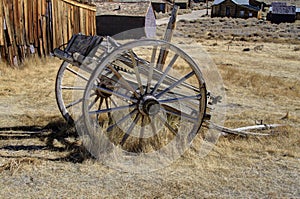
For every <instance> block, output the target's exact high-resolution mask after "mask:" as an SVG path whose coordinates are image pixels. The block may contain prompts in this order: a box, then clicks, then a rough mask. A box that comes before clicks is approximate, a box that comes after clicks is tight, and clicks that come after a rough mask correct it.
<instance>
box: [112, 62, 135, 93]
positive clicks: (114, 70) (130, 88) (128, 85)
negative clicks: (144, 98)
mask: <svg viewBox="0 0 300 199" xmlns="http://www.w3.org/2000/svg"><path fill="white" fill-rule="evenodd" d="M108 67H109V69H110V70H111V71H112V72H113V73H114V74H115V75H116V77H117V78H118V79H119V80H120V83H121V82H122V84H123V85H124V86H125V88H126V89H128V90H130V91H131V92H132V93H133V94H134V96H135V97H136V98H139V97H140V95H139V94H138V93H137V92H136V91H135V89H134V88H133V87H132V86H131V85H130V84H129V83H128V82H127V81H126V80H125V78H123V76H122V75H121V74H120V73H119V72H118V71H117V70H116V69H115V68H114V67H113V66H112V65H109V66H108Z"/></svg>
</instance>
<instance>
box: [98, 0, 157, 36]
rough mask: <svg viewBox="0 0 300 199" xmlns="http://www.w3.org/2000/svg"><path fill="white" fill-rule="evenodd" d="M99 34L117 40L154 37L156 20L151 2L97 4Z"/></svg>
mask: <svg viewBox="0 0 300 199" xmlns="http://www.w3.org/2000/svg"><path fill="white" fill-rule="evenodd" d="M96 7H97V12H96V26H97V34H98V35H103V36H114V37H115V38H117V39H138V38H141V37H154V36H155V34H156V19H155V15H154V11H153V8H152V6H151V3H150V2H135V3H134V2H120V3H117V2H99V3H98V2H97V3H96Z"/></svg>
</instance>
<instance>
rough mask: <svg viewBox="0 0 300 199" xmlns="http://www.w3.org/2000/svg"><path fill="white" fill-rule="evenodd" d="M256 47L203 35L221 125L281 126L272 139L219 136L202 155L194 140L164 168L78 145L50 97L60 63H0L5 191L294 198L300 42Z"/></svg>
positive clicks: (0, 163)
mask: <svg viewBox="0 0 300 199" xmlns="http://www.w3.org/2000/svg"><path fill="white" fill-rule="evenodd" d="M257 45H262V43H251V42H242V43H241V42H233V43H231V44H230V47H229V50H228V44H227V41H222V40H218V41H216V40H208V41H206V42H205V43H203V48H204V49H206V50H207V51H208V52H209V53H210V55H211V57H212V59H213V60H214V62H215V63H216V65H217V67H218V69H219V72H220V73H221V75H222V77H223V80H224V84H225V90H226V94H227V97H228V99H227V101H228V105H227V106H228V107H227V117H226V122H225V124H226V126H228V127H240V126H243V125H253V124H255V122H256V121H260V120H263V122H266V123H280V124H285V125H286V126H285V127H282V128H279V129H276V130H272V131H270V132H272V133H273V134H274V135H272V136H269V137H249V138H241V137H236V136H226V137H221V138H220V139H219V141H218V143H217V144H216V146H215V148H214V149H213V150H212V151H211V152H210V153H209V155H208V156H206V157H205V158H200V157H199V154H198V153H199V151H197V149H196V150H195V149H194V148H191V149H190V150H188V151H187V152H186V153H185V154H184V155H183V157H182V158H180V159H178V160H177V161H176V162H174V163H173V164H172V165H170V166H169V167H167V168H165V169H162V170H158V171H154V172H150V173H142V174H132V173H123V172H119V171H116V170H113V169H110V168H107V167H106V166H104V165H102V164H100V163H99V162H97V161H96V160H94V159H93V158H91V157H89V156H88V155H87V153H86V151H85V150H84V149H83V148H82V147H81V146H80V142H78V140H77V138H76V135H75V134H74V133H75V132H74V130H73V129H69V128H68V127H67V126H66V124H65V123H64V121H63V119H62V118H61V116H60V114H59V110H58V108H57V106H56V102H55V97H54V82H55V75H56V72H57V70H58V68H59V64H60V61H58V60H56V59H54V58H51V59H50V58H49V59H46V60H41V61H40V60H36V59H34V60H31V61H29V62H28V63H26V65H25V66H24V67H23V68H21V69H19V70H17V69H11V68H7V67H5V66H3V65H1V66H0V81H1V85H0V88H1V89H0V102H1V103H0V109H1V114H0V121H1V122H0V125H1V126H0V128H1V131H0V195H1V197H3V198H16V197H27V198H30V197H33V198H35V197H38V198H44V197H47V198H57V197H60V198H75V197H88V198H99V197H109V198H120V197H121V198H133V197H142V198H145V197H146V198H174V197H180V198H191V197H192V198H204V197H205V198H230V197H232V198H249V197H251V198H283V197H285V198H297V197H300V189H299V187H300V177H299V174H300V166H299V165H300V164H299V161H300V139H299V129H300V128H299V127H300V126H299V124H300V94H299V93H300V92H299V91H300V73H299V63H300V60H299V57H300V56H299V51H294V49H295V47H297V45H291V44H284V43H282V44H280V43H279V44H274V43H264V44H263V45H264V48H263V49H262V50H261V51H260V52H256V51H254V50H253V48H254V47H255V46H257ZM244 48H250V49H251V50H250V52H243V49H244ZM287 112H289V117H287V118H285V119H282V118H283V117H284V116H285V115H286V113H287ZM21 126H23V127H21ZM4 127H12V128H11V130H10V129H7V128H4ZM43 127H45V130H42V129H41V128H43ZM28 131H31V132H32V131H33V132H35V133H36V134H29V133H28Z"/></svg>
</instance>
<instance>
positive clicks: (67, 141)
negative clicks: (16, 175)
mask: <svg viewBox="0 0 300 199" xmlns="http://www.w3.org/2000/svg"><path fill="white" fill-rule="evenodd" d="M26 140H28V141H26ZM0 142H2V143H4V144H1V145H0V146H1V147H0V152H1V151H5V152H6V153H0V157H1V158H36V159H41V160H49V161H65V162H73V163H82V162H83V161H84V160H86V159H90V158H92V156H91V155H90V153H89V152H88V151H87V150H86V149H85V148H84V147H83V146H82V144H81V142H80V141H79V139H78V134H77V132H76V129H75V128H74V127H72V126H70V125H68V124H67V123H66V122H64V121H62V120H57V121H53V122H50V123H49V124H47V125H46V126H44V127H41V126H14V127H1V128H0ZM6 143H8V144H6ZM20 151H23V153H21V155H16V154H19V153H18V152H20ZM37 151H48V152H49V154H50V152H52V153H55V156H57V157H54V158H53V157H47V155H42V156H36V155H34V156H32V155H31V154H33V153H36V152H37ZM24 152H25V153H24ZM4 154H5V155H4Z"/></svg>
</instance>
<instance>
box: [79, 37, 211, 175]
mask: <svg viewBox="0 0 300 199" xmlns="http://www.w3.org/2000/svg"><path fill="white" fill-rule="evenodd" d="M160 52H165V53H163V54H164V55H165V56H163V57H164V58H163V59H162V56H159V54H160ZM206 100H207V99H206V87H205V82H204V79H203V77H202V74H201V71H200V70H199V68H198V67H197V64H196V63H195V62H194V61H193V60H192V59H191V58H190V57H189V56H188V55H187V54H186V53H185V52H183V51H182V50H181V49H179V48H178V47H176V46H174V45H172V44H170V43H168V42H165V41H159V40H152V39H145V40H139V41H134V42H129V43H127V44H125V45H122V46H120V47H118V48H116V49H115V50H114V51H113V52H111V53H110V54H108V56H106V57H105V58H104V59H103V60H102V61H101V62H100V63H99V64H98V65H97V67H96V69H95V70H94V72H93V74H92V75H91V77H90V79H89V81H88V83H87V86H86V89H85V93H84V99H83V116H84V125H85V127H84V128H81V129H84V130H83V131H84V132H81V133H82V135H83V138H84V143H85V145H86V147H87V148H88V150H90V152H91V153H92V155H94V156H95V157H97V158H99V159H101V160H102V161H104V162H105V163H107V164H109V165H110V166H113V167H117V168H120V169H131V168H127V166H125V167H126V168H123V166H124V165H128V158H130V159H131V161H129V162H134V165H135V166H134V167H135V169H136V168H137V167H136V166H138V167H139V168H140V169H142V170H144V169H146V168H148V167H149V166H150V167H151V168H149V169H153V168H154V167H155V168H157V167H163V166H165V165H166V164H169V163H170V162H171V161H172V160H174V159H175V158H178V157H179V156H180V155H182V153H183V152H184V151H185V150H186V148H187V147H189V145H190V144H191V142H192V140H193V138H194V137H195V135H196V134H197V133H198V131H199V129H200V127H201V124H202V122H203V118H204V115H205V110H206ZM132 153H134V154H139V155H138V156H136V155H132ZM116 156H117V158H116ZM161 156H163V157H165V158H161ZM145 158H146V160H147V161H144V160H145ZM125 159H126V160H125ZM148 160H151V161H152V162H153V163H154V164H149V161H148ZM122 161H124V162H122ZM158 162H159V164H157V163H158ZM123 163H124V164H123Z"/></svg>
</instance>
